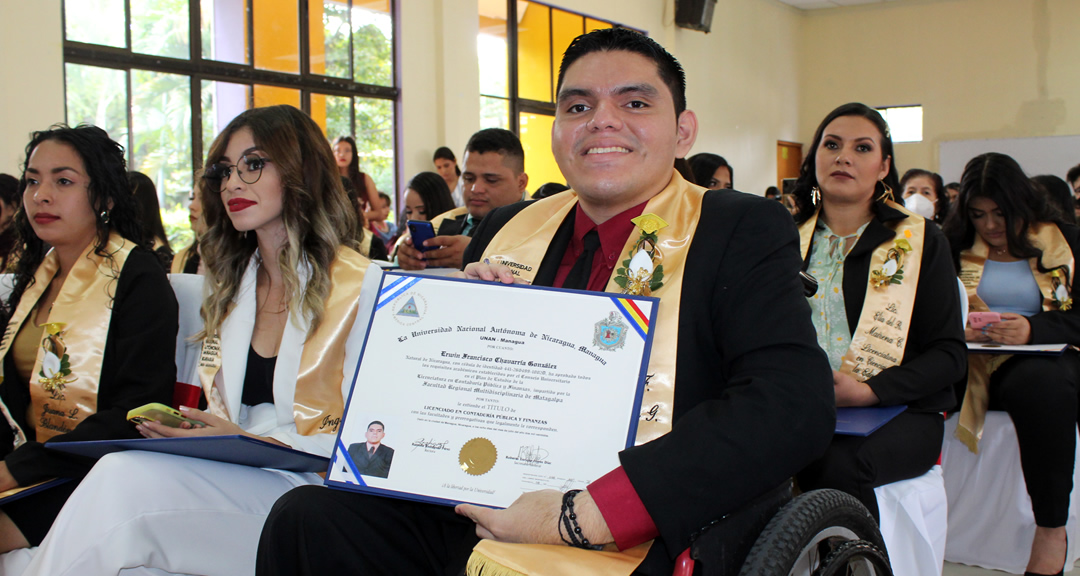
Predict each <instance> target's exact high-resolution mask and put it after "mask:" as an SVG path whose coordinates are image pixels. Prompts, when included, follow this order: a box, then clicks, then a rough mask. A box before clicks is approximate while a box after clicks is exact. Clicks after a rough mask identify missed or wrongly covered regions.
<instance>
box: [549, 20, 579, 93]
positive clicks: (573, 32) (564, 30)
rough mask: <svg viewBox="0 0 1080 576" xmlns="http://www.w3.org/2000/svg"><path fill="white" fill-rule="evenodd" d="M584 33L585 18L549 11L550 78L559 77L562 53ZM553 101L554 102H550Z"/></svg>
mask: <svg viewBox="0 0 1080 576" xmlns="http://www.w3.org/2000/svg"><path fill="white" fill-rule="evenodd" d="M584 31H585V18H583V17H582V16H579V15H577V14H571V13H570V12H564V11H562V10H556V9H554V8H553V9H552V10H551V77H552V78H556V79H557V78H558V77H559V66H560V65H561V64H562V57H563V53H564V52H566V49H567V48H568V47H569V46H570V43H571V42H573V40H574V38H577V37H578V36H581V34H582V33H583V32H584ZM552 101H554V100H552Z"/></svg>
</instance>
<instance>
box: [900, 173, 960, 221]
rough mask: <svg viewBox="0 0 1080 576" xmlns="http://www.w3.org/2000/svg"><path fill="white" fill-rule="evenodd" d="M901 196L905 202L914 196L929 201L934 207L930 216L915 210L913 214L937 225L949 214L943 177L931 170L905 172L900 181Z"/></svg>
mask: <svg viewBox="0 0 1080 576" xmlns="http://www.w3.org/2000/svg"><path fill="white" fill-rule="evenodd" d="M900 194H901V197H902V198H903V199H904V200H905V201H906V200H907V199H908V198H911V197H913V196H922V197H923V198H925V199H927V200H929V201H930V204H931V206H932V209H931V211H930V215H929V216H927V215H926V214H922V213H920V212H917V211H914V210H913V212H916V213H917V214H919V215H920V216H922V217H923V218H926V219H927V220H932V221H934V223H936V224H941V222H943V221H944V220H945V215H946V214H948V213H949V197H948V196H947V195H946V194H945V185H944V184H943V183H942V180H941V176H939V175H937V174H936V173H934V172H931V171H929V170H923V169H921V168H912V169H910V170H908V171H907V172H904V177H903V178H901V179H900ZM905 204H906V202H905Z"/></svg>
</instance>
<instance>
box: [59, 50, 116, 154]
mask: <svg viewBox="0 0 1080 576" xmlns="http://www.w3.org/2000/svg"><path fill="white" fill-rule="evenodd" d="M64 76H65V84H66V94H65V97H66V101H67V123H68V124H70V125H71V126H75V125H76V124H83V123H85V124H93V125H94V126H97V127H99V128H101V129H102V130H105V131H106V132H108V133H109V137H111V138H112V139H113V140H116V141H117V142H119V143H120V144H122V145H123V146H124V148H125V149H126V148H127V144H128V143H127V134H128V125H127V72H125V71H123V70H113V69H111V68H98V67H96V66H83V65H81V64H65V65H64Z"/></svg>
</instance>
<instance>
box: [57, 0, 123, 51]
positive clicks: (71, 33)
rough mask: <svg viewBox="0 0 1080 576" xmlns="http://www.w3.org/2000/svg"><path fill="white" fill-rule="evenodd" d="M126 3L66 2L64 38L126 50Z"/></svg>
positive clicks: (116, 0)
mask: <svg viewBox="0 0 1080 576" xmlns="http://www.w3.org/2000/svg"><path fill="white" fill-rule="evenodd" d="M124 20H125V19H124V0H68V1H67V2H64V27H65V28H66V30H65V31H64V36H65V38H67V39H68V40H74V41H76V42H86V43H88V44H103V45H105V46H116V47H117V48H126V47H127V39H126V38H125V37H124V36H125V35H124Z"/></svg>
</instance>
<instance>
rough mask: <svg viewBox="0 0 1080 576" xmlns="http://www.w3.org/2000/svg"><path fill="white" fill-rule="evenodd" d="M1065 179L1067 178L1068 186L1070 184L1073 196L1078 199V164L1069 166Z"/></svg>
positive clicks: (1079, 179)
mask: <svg viewBox="0 0 1080 576" xmlns="http://www.w3.org/2000/svg"><path fill="white" fill-rule="evenodd" d="M1065 179H1066V180H1068V182H1069V186H1072V189H1073V197H1074V198H1076V199H1077V200H1078V201H1080V164H1077V165H1076V166H1073V167H1072V168H1069V173H1068V174H1066V175H1065Z"/></svg>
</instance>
